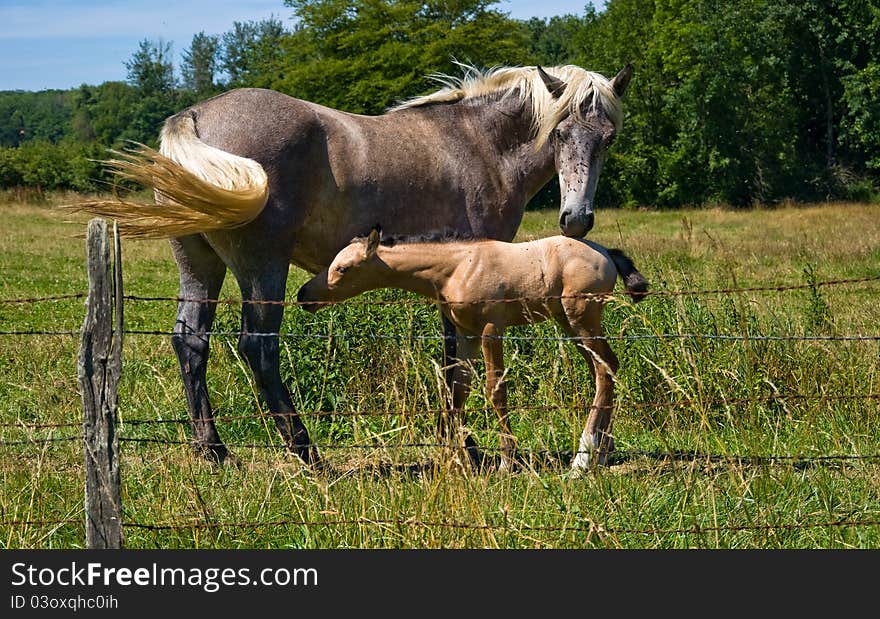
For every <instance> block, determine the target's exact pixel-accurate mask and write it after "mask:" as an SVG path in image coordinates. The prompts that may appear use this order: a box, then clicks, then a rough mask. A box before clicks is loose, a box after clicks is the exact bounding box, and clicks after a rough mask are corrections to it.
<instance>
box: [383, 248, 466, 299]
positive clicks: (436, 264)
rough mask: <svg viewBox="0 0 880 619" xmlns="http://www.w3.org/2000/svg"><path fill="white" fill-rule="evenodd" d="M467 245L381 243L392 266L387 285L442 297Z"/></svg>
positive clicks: (424, 294)
mask: <svg viewBox="0 0 880 619" xmlns="http://www.w3.org/2000/svg"><path fill="white" fill-rule="evenodd" d="M465 252H466V249H465V248H464V247H463V244H460V243H400V244H398V245H394V246H391V247H384V246H383V247H380V249H379V258H380V259H381V260H382V262H384V263H385V264H386V265H387V267H388V272H387V273H386V275H387V282H386V283H385V285H387V286H393V287H395V288H403V289H404V290H409V291H410V292H415V293H416V294H420V295H422V296H425V297H431V298H438V297H440V296H442V291H443V289H444V287H445V286H446V282H448V281H449V278H450V277H451V276H452V273H453V272H454V271H455V268H456V266H458V264H459V262H460V261H461V259H462V256H463V254H464V253H465Z"/></svg>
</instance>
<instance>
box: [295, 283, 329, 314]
mask: <svg viewBox="0 0 880 619" xmlns="http://www.w3.org/2000/svg"><path fill="white" fill-rule="evenodd" d="M296 302H297V303H298V304H299V306H300V307H301V308H303V309H304V310H306V311H307V312H310V313H312V314H314V313H315V312H317V311H318V310H319V309H321V308H322V307H324V304H323V303H320V302H319V301H318V299H317V298H316V297H315V296H314V295H312V294H311V293H310V292H309V290H308V287H307V285H306V284H303V285H302V286H301V287H300V289H299V292H297V293H296Z"/></svg>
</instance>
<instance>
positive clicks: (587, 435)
mask: <svg viewBox="0 0 880 619" xmlns="http://www.w3.org/2000/svg"><path fill="white" fill-rule="evenodd" d="M592 305H593V306H592V307H590V308H588V309H587V311H586V312H584V313H583V314H582V315H581V316H580V317H579V318H578V319H574V320H572V319H571V318H569V321H568V322H567V324H566V323H565V322H562V321H560V322H562V326H563V327H564V328H565V330H566V331H568V333H569V334H570V335H572V336H575V337H582V338H584V339H583V340H581V341H579V342H577V349H578V352H579V353H580V354H581V355H582V356H583V357H584V358H585V359H587V360H588V361H589V362H590V364H591V366H592V368H593V375H594V377H595V381H596V395H595V397H594V398H593V404H592V406H590V410H589V414H588V415H587V423H586V426H585V427H584V430H583V432H582V433H581V437H580V440H579V442H578V451H577V453H576V454H575V457H574V459H573V460H572V463H571V468H572V469H573V470H583V469H588V468H590V467H591V466H592V464H593V460H592V458H593V456H595V457H596V460H595V462H596V463H597V464H599V465H607V464H608V462H609V456H610V454H611V452H612V451H614V439H613V437H612V436H611V427H612V419H611V414H612V410H613V407H614V381H615V378H616V375H617V370H618V368H619V367H620V364H619V362H618V360H617V355H615V354H614V351H613V350H611V346H609V345H608V341H607V340H605V339H604V336H605V331H604V330H603V329H602V324H601V319H602V308H601V306H600V305H595V304H592Z"/></svg>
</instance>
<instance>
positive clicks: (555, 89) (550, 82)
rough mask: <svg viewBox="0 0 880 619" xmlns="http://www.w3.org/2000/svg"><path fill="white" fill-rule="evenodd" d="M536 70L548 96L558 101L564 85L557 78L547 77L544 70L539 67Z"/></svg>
mask: <svg viewBox="0 0 880 619" xmlns="http://www.w3.org/2000/svg"><path fill="white" fill-rule="evenodd" d="M535 68H536V69H538V75H540V76H541V81H542V82H544V85H545V86H546V87H547V90H548V91H549V92H550V95H551V96H552V97H553V98H554V99H558V98H559V97H560V96H561V95H562V93H563V92H564V91H565V87H566V85H567V84H566V83H565V82H563V81H562V80H561V79H559V78H558V77H553V76H552V75H549V74H548V73H547V72H546V71H545V70H544V69H542V68H541V67H535Z"/></svg>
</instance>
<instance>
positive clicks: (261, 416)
mask: <svg viewBox="0 0 880 619" xmlns="http://www.w3.org/2000/svg"><path fill="white" fill-rule="evenodd" d="M786 400H795V401H797V400H800V401H805V400H812V401H817V402H839V401H855V400H880V393H865V394H843V395H827V394H805V393H775V394H768V395H764V396H751V397H743V398H714V399H708V400H701V399H683V400H674V401H671V400H655V401H653V402H627V403H626V404H625V405H624V404H619V405H618V407H623V406H625V408H626V409H627V410H633V409H635V410H642V409H649V408H686V407H688V406H709V407H714V406H730V405H738V404H759V403H764V404H770V403H773V402H781V401H782V402H784V401H786ZM594 408H597V407H595V406H592V405H591V406H581V407H577V406H575V407H572V406H569V405H565V404H528V405H517V404H511V405H510V406H509V409H510V410H511V411H525V412H530V411H552V410H571V412H574V413H578V414H579V413H581V412H582V411H584V410H592V409H594ZM600 408H601V407H600ZM494 411H495V409H494V408H491V407H488V406H483V407H477V408H467V409H465V410H464V413H465V414H466V415H468V416H470V415H476V414H480V413H482V414H492V413H494ZM448 412H449V411H448V410H447V409H431V408H428V409H418V410H400V411H395V410H365V411H360V410H352V411H301V412H296V411H291V412H287V413H253V414H249V415H216V416H214V417H212V418H211V419H204V420H202V419H191V418H174V419H138V418H134V419H122V420H120V422H119V424H120V425H121V426H123V427H124V426H126V425H132V426H139V425H183V424H188V423H195V424H198V423H210V422H219V423H223V422H231V421H246V420H254V419H258V420H267V419H275V418H292V417H333V416H337V417H403V418H406V417H418V416H437V415H442V414H445V413H448ZM80 426H82V422H73V421H70V422H58V423H26V422H22V421H10V422H2V423H0V428H14V429H19V430H40V429H53V428H73V427H80Z"/></svg>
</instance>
